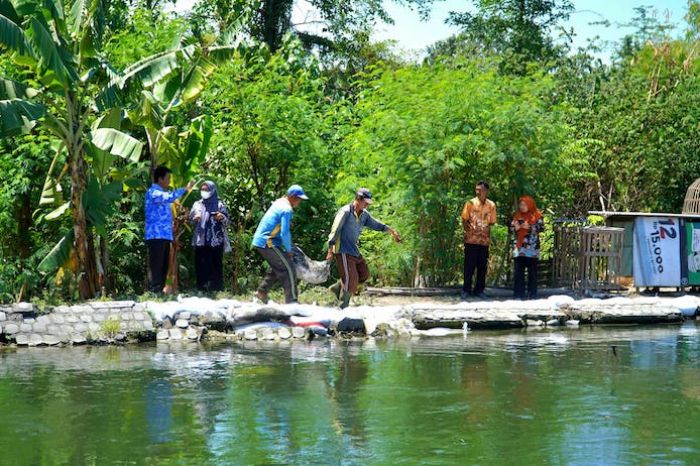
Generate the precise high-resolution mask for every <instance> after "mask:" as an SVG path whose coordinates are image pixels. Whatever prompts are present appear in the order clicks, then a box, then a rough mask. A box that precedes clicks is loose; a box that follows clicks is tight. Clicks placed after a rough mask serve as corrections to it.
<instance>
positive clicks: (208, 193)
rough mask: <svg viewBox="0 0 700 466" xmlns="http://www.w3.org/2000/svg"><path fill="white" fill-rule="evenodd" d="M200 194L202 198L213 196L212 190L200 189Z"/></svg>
mask: <svg viewBox="0 0 700 466" xmlns="http://www.w3.org/2000/svg"><path fill="white" fill-rule="evenodd" d="M199 194H200V195H201V196H202V199H209V198H210V197H211V191H200V192H199Z"/></svg>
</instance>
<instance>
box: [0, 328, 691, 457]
mask: <svg viewBox="0 0 700 466" xmlns="http://www.w3.org/2000/svg"><path fill="white" fill-rule="evenodd" d="M0 415H1V416H2V421H1V422H0V458H2V460H0V463H2V464H85V463H89V464H115V463H116V464H416V463H422V464H528V465H529V464H575V465H576V464H669V463H672V464H700V435H698V431H699V429H700V334H699V332H698V327H697V326H696V325H695V324H694V323H691V324H685V325H683V326H682V327H678V326H669V327H666V326H664V327H637V328H605V329H601V328H597V329H587V328H582V329H579V330H568V331H557V332H549V331H534V332H533V331H523V332H508V333H485V332H478V333H470V334H468V336H466V337H461V336H458V337H446V338H433V339H420V340H411V341H399V342H374V341H366V342H351V343H344V342H333V341H313V342H310V343H307V342H303V343H302V342H294V343H291V342H281V343H269V344H264V343H251V344H245V345H231V344H227V345H211V344H208V345H205V344H201V345H196V344H182V345H163V344H158V345H140V346H128V347H122V348H113V347H98V348H89V347H74V348H33V349H20V350H16V351H15V350H4V351H0Z"/></svg>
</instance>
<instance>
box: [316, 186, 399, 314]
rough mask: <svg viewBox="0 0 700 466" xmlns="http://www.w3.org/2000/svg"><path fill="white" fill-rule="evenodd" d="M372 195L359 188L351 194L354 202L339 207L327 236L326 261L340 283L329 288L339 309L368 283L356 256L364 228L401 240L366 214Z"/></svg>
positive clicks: (362, 261) (364, 266) (366, 269)
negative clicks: (334, 268) (335, 270)
mask: <svg viewBox="0 0 700 466" xmlns="http://www.w3.org/2000/svg"><path fill="white" fill-rule="evenodd" d="M372 202H373V201H372V193H371V192H370V190H369V189H367V188H360V189H358V190H357V193H355V200H354V201H352V202H351V203H350V204H348V205H346V206H344V207H341V208H340V210H338V213H337V214H336V215H335V219H334V220H333V226H332V227H331V233H330V235H328V255H326V260H328V261H330V260H333V258H335V262H336V264H337V265H338V274H339V275H340V281H339V282H338V283H336V284H335V285H333V286H331V287H330V289H331V291H332V292H333V293H334V294H335V296H336V298H337V299H339V300H341V304H340V307H341V309H343V308H346V307H348V305H350V297H351V296H352V295H354V294H355V293H356V292H357V287H358V286H359V284H360V283H364V282H365V281H367V279H369V267H367V263H366V262H365V259H364V258H363V257H362V254H360V249H359V248H358V247H357V241H358V239H359V238H360V233H362V230H364V229H365V228H369V229H370V230H375V231H385V232H388V233H390V234H391V236H393V237H394V239H395V240H396V242H397V243H398V242H401V236H399V234H398V233H397V232H396V230H394V229H393V228H391V227H389V226H387V225H384V224H383V223H382V222H380V221H377V220H375V219H374V218H373V217H372V216H371V215H370V214H369V212H368V211H367V206H368V205H370V204H372Z"/></svg>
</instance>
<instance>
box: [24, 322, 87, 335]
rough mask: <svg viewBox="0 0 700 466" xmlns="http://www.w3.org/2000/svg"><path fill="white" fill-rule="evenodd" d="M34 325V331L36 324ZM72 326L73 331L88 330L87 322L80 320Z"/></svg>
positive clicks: (81, 331)
mask: <svg viewBox="0 0 700 466" xmlns="http://www.w3.org/2000/svg"><path fill="white" fill-rule="evenodd" d="M34 327H35V328H34V330H35V331H36V325H35V326H34ZM74 328H75V331H76V332H78V333H83V332H87V330H88V326H87V324H84V323H82V322H78V323H77V324H75V327H74Z"/></svg>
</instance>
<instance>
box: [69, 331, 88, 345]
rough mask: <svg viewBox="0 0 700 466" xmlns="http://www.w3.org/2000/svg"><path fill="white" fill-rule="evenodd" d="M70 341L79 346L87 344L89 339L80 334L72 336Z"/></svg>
mask: <svg viewBox="0 0 700 466" xmlns="http://www.w3.org/2000/svg"><path fill="white" fill-rule="evenodd" d="M70 341H71V342H73V343H74V344H76V345H78V344H81V343H85V342H86V341H87V339H86V338H85V335H83V334H80V333H74V334H72V335H71V336H70Z"/></svg>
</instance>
